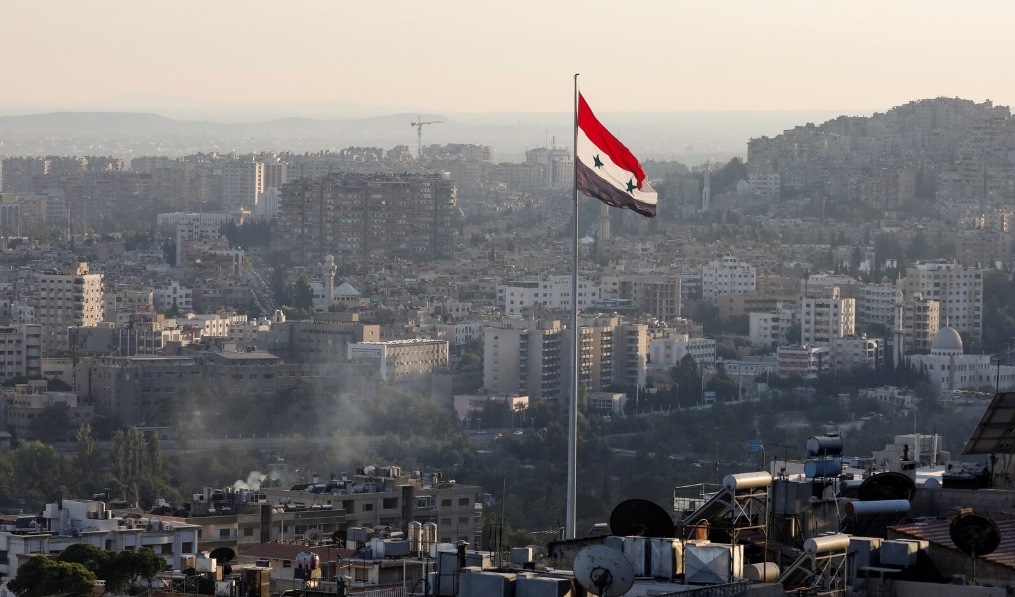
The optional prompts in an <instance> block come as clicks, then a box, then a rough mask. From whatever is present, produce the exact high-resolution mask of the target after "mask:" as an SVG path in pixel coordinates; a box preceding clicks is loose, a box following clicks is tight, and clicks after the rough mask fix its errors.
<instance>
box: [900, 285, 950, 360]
mask: <svg viewBox="0 0 1015 597" xmlns="http://www.w3.org/2000/svg"><path fill="white" fill-rule="evenodd" d="M901 307H902V346H901V347H900V348H901V351H902V352H901V353H900V354H906V353H909V352H914V351H915V352H926V351H929V350H930V347H931V344H932V343H933V342H934V337H935V336H936V335H937V331H938V330H939V329H941V303H940V302H938V301H934V300H929V299H926V298H924V297H923V296H922V295H921V294H919V293H917V294H915V295H913V296H911V297H909V298H907V299H906V300H905V301H903V302H902V303H901Z"/></svg>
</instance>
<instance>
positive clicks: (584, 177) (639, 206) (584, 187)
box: [577, 160, 656, 218]
mask: <svg viewBox="0 0 1015 597" xmlns="http://www.w3.org/2000/svg"><path fill="white" fill-rule="evenodd" d="M577 166H578V167H577V170H578V190H580V191H581V192H583V193H585V194H586V195H588V196H590V197H595V198H596V199H599V200H600V201H602V202H603V203H605V204H607V205H610V206H612V207H619V208H620V209H630V210H631V211H634V212H637V213H640V214H641V215H643V216H645V217H648V218H654V217H655V215H656V206H655V205H652V204H650V203H643V202H641V201H638V200H637V199H635V198H634V197H633V196H631V195H630V194H629V193H626V192H624V191H621V190H620V189H618V188H617V187H615V186H613V185H611V184H610V183H608V182H607V181H605V180H603V178H602V177H601V176H599V175H598V174H597V173H596V172H595V171H594V170H592V169H591V168H589V167H588V166H586V165H585V164H584V163H582V161H581V160H577Z"/></svg>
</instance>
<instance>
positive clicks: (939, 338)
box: [930, 325, 962, 354]
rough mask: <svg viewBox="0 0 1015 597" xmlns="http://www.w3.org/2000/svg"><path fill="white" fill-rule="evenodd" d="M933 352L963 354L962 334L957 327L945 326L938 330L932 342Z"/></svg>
mask: <svg viewBox="0 0 1015 597" xmlns="http://www.w3.org/2000/svg"><path fill="white" fill-rule="evenodd" d="M930 352H931V354H962V336H960V335H959V333H958V332H957V331H955V328H953V327H951V326H947V325H946V326H944V327H943V328H941V329H939V330H938V331H937V334H936V335H935V336H934V341H933V342H931V344H930Z"/></svg>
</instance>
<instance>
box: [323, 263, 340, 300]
mask: <svg viewBox="0 0 1015 597" xmlns="http://www.w3.org/2000/svg"><path fill="white" fill-rule="evenodd" d="M337 271H338V266H336V265H335V256H334V255H325V256H324V265H322V266H321V273H322V274H324V300H325V302H326V303H327V306H328V307H330V306H332V305H334V304H335V273H336V272H337ZM325 308H327V307H325Z"/></svg>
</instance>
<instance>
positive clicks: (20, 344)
mask: <svg viewBox="0 0 1015 597" xmlns="http://www.w3.org/2000/svg"><path fill="white" fill-rule="evenodd" d="M15 375H24V376H26V377H35V376H38V375H42V326H41V325H39V324H37V323H19V324H15V325H12V326H4V327H0V379H7V378H8V377H13V376H15Z"/></svg>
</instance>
